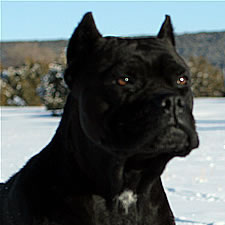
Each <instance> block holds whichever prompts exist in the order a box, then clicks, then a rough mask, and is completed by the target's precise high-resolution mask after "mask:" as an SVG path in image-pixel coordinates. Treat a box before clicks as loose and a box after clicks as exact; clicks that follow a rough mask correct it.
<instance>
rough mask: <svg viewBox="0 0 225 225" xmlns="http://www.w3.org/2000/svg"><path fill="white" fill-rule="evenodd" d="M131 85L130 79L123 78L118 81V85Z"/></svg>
mask: <svg viewBox="0 0 225 225" xmlns="http://www.w3.org/2000/svg"><path fill="white" fill-rule="evenodd" d="M128 83H129V78H128V77H121V78H119V79H118V80H117V84H119V85H120V86H125V85H127V84H128Z"/></svg>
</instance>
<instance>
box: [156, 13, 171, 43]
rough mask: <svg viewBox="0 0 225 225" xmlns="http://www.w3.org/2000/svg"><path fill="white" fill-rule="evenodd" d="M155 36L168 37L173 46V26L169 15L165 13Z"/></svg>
mask: <svg viewBox="0 0 225 225" xmlns="http://www.w3.org/2000/svg"><path fill="white" fill-rule="evenodd" d="M157 37H158V38H162V39H168V40H169V41H170V42H171V43H172V45H173V46H175V38H174V34H173V26H172V23H171V19H170V16H168V15H166V19H165V21H164V23H163V25H162V26H161V28H160V31H159V33H158V36H157Z"/></svg>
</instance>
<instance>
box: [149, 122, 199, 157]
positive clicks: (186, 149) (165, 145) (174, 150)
mask: <svg viewBox="0 0 225 225" xmlns="http://www.w3.org/2000/svg"><path fill="white" fill-rule="evenodd" d="M197 146H198V139H197V134H196V132H194V131H192V132H189V131H187V129H183V128H180V127H175V126H170V127H168V128H165V129H163V130H162V131H161V132H160V133H158V134H157V135H156V136H155V138H154V140H153V141H152V145H150V149H153V150H154V152H155V153H156V154H161V153H169V154H173V155H174V156H186V155H187V154H189V153H190V151H191V150H192V149H194V148H196V147H197Z"/></svg>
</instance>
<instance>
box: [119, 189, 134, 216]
mask: <svg viewBox="0 0 225 225" xmlns="http://www.w3.org/2000/svg"><path fill="white" fill-rule="evenodd" d="M118 199H119V202H120V203H121V204H122V206H123V208H124V210H125V213H126V214H128V210H129V207H130V206H131V205H133V204H136V202H137V195H136V194H134V192H133V191H131V190H125V191H124V192H122V193H121V194H120V195H119V197H118Z"/></svg>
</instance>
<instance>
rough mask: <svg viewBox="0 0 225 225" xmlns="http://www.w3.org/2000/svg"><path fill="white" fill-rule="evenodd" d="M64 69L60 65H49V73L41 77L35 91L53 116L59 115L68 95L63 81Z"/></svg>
mask: <svg viewBox="0 0 225 225" xmlns="http://www.w3.org/2000/svg"><path fill="white" fill-rule="evenodd" d="M64 67H65V66H64V65H63V64H60V63H51V64H49V71H48V73H47V74H46V75H44V76H43V77H42V79H41V83H40V86H39V87H38V89H37V92H38V95H39V96H40V98H41V100H42V102H43V104H44V105H45V106H46V108H47V109H48V110H51V111H52V112H53V114H55V115H57V114H59V113H61V109H62V108H63V107H64V103H65V100H66V96H67V93H68V88H67V86H66V84H65V82H64V79H63V72H64V69H65V68H64Z"/></svg>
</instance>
